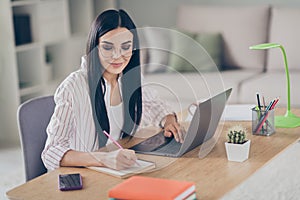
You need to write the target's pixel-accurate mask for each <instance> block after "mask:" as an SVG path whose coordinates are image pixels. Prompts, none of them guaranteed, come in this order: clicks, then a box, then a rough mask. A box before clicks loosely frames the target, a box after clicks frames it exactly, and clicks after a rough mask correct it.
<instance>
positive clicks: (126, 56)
mask: <svg viewBox="0 0 300 200" xmlns="http://www.w3.org/2000/svg"><path fill="white" fill-rule="evenodd" d="M97 49H98V52H100V54H101V55H102V56H103V57H104V58H106V59H110V58H112V57H113V52H116V47H115V46H114V45H113V50H112V53H111V55H110V56H105V55H104V54H103V52H102V51H101V47H100V44H98V45H97ZM118 49H119V54H120V56H121V57H123V58H129V57H131V56H132V55H133V54H134V51H135V50H136V48H133V46H132V49H131V51H130V53H129V52H128V55H126V54H125V55H123V54H122V49H121V48H120V47H119V48H118Z"/></svg>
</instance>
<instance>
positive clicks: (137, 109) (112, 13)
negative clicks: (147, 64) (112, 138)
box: [86, 10, 142, 147]
mask: <svg viewBox="0 0 300 200" xmlns="http://www.w3.org/2000/svg"><path fill="white" fill-rule="evenodd" d="M118 27H124V28H127V29H128V30H129V31H130V32H131V33H132V34H133V52H132V53H133V54H132V56H131V58H130V61H129V63H128V65H127V66H126V67H125V69H124V70H123V75H122V76H121V83H122V100H123V111H124V116H123V117H124V124H123V127H122V130H121V134H122V136H125V135H133V134H134V133H135V132H136V129H137V126H138V125H139V124H140V121H141V115H142V92H141V69H140V51H139V39H138V34H137V31H136V26H135V24H134V23H133V21H132V19H131V18H130V17H129V15H128V14H127V13H126V12H125V11H124V10H106V11H104V12H103V13H101V14H100V15H98V16H97V17H96V19H95V20H94V21H93V23H92V26H91V29H90V32H89V36H88V41H87V46H86V55H87V66H88V67H87V70H88V84H89V92H90V100H91V105H92V111H93V118H94V122H95V128H96V132H97V133H98V139H99V146H100V147H102V146H105V144H106V142H107V137H106V136H105V135H104V134H103V133H102V131H103V130H105V131H107V132H108V133H109V131H110V127H109V119H108V115H107V110H106V106H105V101H104V94H105V92H106V91H105V90H106V87H105V82H104V79H103V72H104V71H105V69H104V67H103V66H102V65H101V63H100V60H99V56H98V49H97V45H98V44H99V38H100V37H101V36H103V35H104V34H105V33H107V32H109V31H111V30H113V29H116V28H118Z"/></svg>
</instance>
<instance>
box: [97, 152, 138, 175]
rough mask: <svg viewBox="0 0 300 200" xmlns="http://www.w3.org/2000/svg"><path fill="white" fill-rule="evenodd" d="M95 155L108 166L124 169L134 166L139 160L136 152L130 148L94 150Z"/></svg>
mask: <svg viewBox="0 0 300 200" xmlns="http://www.w3.org/2000/svg"><path fill="white" fill-rule="evenodd" d="M93 156H94V157H95V159H96V160H97V161H98V162H99V165H101V164H102V165H104V166H106V167H108V168H112V169H116V170H122V169H126V168H129V167H132V166H133V165H134V164H135V163H136V160H137V157H136V155H135V152H134V151H133V150H129V149H118V150H116V151H111V152H105V153H104V152H93Z"/></svg>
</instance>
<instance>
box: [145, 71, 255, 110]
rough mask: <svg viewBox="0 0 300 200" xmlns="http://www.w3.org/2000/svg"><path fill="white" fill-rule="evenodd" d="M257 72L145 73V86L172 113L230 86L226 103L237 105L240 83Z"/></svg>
mask: <svg viewBox="0 0 300 200" xmlns="http://www.w3.org/2000/svg"><path fill="white" fill-rule="evenodd" d="M259 73H260V70H253V69H252V70H228V71H222V72H221V73H219V72H212V73H157V74H146V75H145V83H147V84H146V86H147V87H153V89H155V90H157V91H158V93H159V96H160V97H161V98H162V99H164V100H166V101H168V102H169V103H170V104H171V105H172V107H173V109H174V110H176V111H180V110H182V109H185V108H187V106H188V105H189V104H191V103H193V102H196V101H198V100H201V99H207V98H208V97H210V96H212V95H215V94H218V93H219V92H221V91H224V90H225V89H227V88H230V87H232V88H233V91H232V93H231V96H230V98H229V100H228V101H229V103H237V102H238V95H239V86H240V83H241V82H242V81H245V80H247V79H249V78H251V77H254V76H257V74H259Z"/></svg>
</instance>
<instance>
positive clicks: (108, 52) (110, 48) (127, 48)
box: [97, 43, 133, 58]
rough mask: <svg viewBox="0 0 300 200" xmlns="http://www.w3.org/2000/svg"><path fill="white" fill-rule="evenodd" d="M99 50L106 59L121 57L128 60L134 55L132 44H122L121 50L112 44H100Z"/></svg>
mask: <svg viewBox="0 0 300 200" xmlns="http://www.w3.org/2000/svg"><path fill="white" fill-rule="evenodd" d="M97 48H98V50H99V52H100V53H101V55H102V56H103V57H104V58H113V57H115V58H118V57H119V56H122V57H124V58H128V57H130V56H132V54H133V48H132V44H131V43H125V44H121V46H120V48H116V47H115V46H114V45H112V44H106V43H104V44H99V45H98V46H97Z"/></svg>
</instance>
